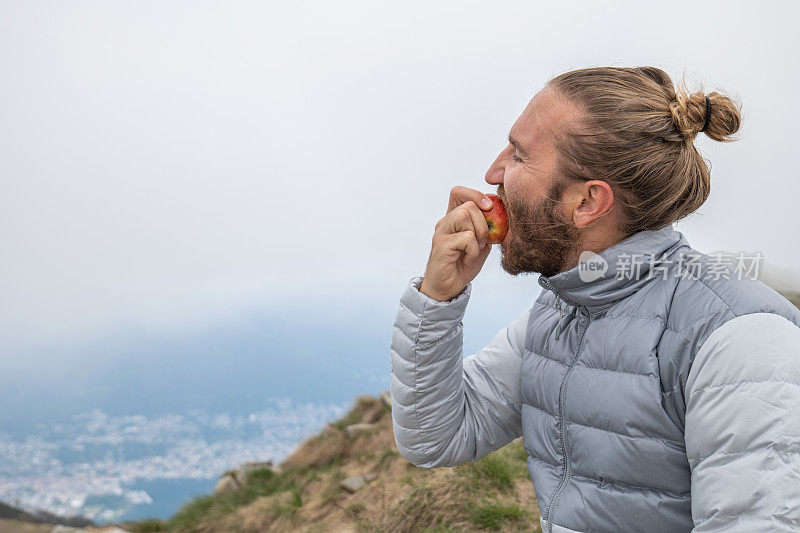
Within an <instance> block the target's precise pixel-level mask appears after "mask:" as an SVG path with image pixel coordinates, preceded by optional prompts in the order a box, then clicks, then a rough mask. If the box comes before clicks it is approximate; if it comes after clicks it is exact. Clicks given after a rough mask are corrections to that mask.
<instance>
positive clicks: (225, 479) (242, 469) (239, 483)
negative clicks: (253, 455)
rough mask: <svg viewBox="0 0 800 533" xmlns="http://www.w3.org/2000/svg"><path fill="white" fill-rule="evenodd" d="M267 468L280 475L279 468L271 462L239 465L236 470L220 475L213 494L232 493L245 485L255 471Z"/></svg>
mask: <svg viewBox="0 0 800 533" xmlns="http://www.w3.org/2000/svg"><path fill="white" fill-rule="evenodd" d="M265 468H269V469H270V470H272V471H273V472H275V473H276V474H280V473H281V467H280V466H278V465H274V464H272V461H264V462H256V461H254V462H249V463H244V464H243V465H239V467H238V468H236V470H233V471H232V472H228V473H226V474H224V475H222V476H221V477H220V478H219V481H217V486H216V487H214V494H221V493H223V492H234V491H237V490H239V489H241V488H242V487H244V486H245V485H246V484H247V478H248V477H249V476H250V474H252V473H253V472H255V471H257V470H263V469H265Z"/></svg>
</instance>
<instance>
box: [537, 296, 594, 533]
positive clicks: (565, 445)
mask: <svg viewBox="0 0 800 533" xmlns="http://www.w3.org/2000/svg"><path fill="white" fill-rule="evenodd" d="M547 288H548V289H550V290H552V291H553V293H554V294H555V295H556V307H557V308H558V311H559V319H558V328H557V329H556V336H555V340H558V337H559V333H560V332H561V317H562V314H561V313H562V310H561V305H560V302H559V299H560V298H559V294H558V292H556V291H555V289H553V287H552V285H550V284H547ZM576 309H577V308H576ZM581 310H582V311H583V312H584V313H585V314H586V317H587V319H588V320H589V322H588V323H587V324H586V328H584V330H583V334H582V335H581V340H580V344H579V345H578V352H577V354H576V355H575V357H574V358H573V359H572V361H571V362H570V364H569V367H567V372H566V373H565V374H564V378H563V379H562V380H561V387H560V388H559V391H558V427H559V428H560V430H561V454H562V456H563V458H564V460H563V464H564V474H563V475H562V477H561V481H560V482H559V484H558V487H557V488H556V490H555V492H554V493H553V497H552V498H551V499H550V504H549V505H548V506H547V511H546V512H545V517H544V519H545V521H546V522H547V529H548V533H552V532H553V514H555V512H556V509H557V508H558V502H559V499H560V498H561V495H562V493H563V492H564V491H565V490H566V488H567V483H569V477H570V475H571V473H572V461H571V459H570V457H569V438H568V435H567V428H566V409H567V398H566V395H567V380H568V379H569V376H570V374H572V370H573V369H574V368H575V365H576V364H577V363H578V360H579V359H580V358H581V353H582V351H583V340H584V338H585V337H586V330H587V329H588V328H589V324H590V323H591V321H592V317H591V315H590V314H589V312H588V310H587V309H586V307H585V306H581Z"/></svg>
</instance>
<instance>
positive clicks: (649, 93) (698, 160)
mask: <svg viewBox="0 0 800 533" xmlns="http://www.w3.org/2000/svg"><path fill="white" fill-rule="evenodd" d="M547 87H550V88H552V89H554V90H555V91H556V93H557V94H559V95H560V96H561V97H563V98H566V99H567V101H569V102H571V103H573V104H574V105H576V106H577V108H578V109H579V110H580V112H579V113H578V116H579V117H580V118H579V119H578V120H577V123H575V124H573V125H572V126H573V127H568V129H566V130H565V131H564V132H563V136H562V138H561V139H559V140H558V142H557V143H556V149H557V151H558V172H557V174H558V175H559V176H562V177H563V178H569V179H576V180H593V179H600V180H604V181H606V182H608V183H609V184H610V185H611V187H612V190H613V191H614V193H615V204H616V205H619V208H620V209H621V210H622V216H621V222H620V224H621V227H620V228H619V230H620V232H621V233H622V234H623V235H624V236H625V237H628V236H630V235H633V234H634V233H636V232H638V231H642V230H649V229H660V228H662V227H664V226H666V225H668V224H671V223H672V222H674V221H676V220H680V219H681V218H684V217H686V216H688V215H689V214H691V213H692V212H694V211H695V210H696V209H698V208H699V207H700V206H701V205H703V202H705V201H706V198H708V195H709V193H710V192H711V182H710V173H709V168H708V165H707V164H706V162H705V161H704V159H703V158H702V157H701V155H700V153H699V152H698V151H697V148H695V146H694V139H695V137H697V134H698V133H699V132H700V130H702V129H703V126H704V125H705V126H706V127H705V131H704V133H705V134H706V135H708V136H709V137H710V138H712V139H714V140H715V141H722V142H729V141H735V140H736V139H734V138H731V136H732V135H733V134H734V133H736V131H737V130H738V129H739V125H740V123H741V105H737V104H735V103H734V102H733V101H732V99H731V98H729V97H728V96H725V95H724V94H720V93H719V92H712V93H710V94H708V95H707V96H708V103H709V104H710V109H711V113H710V116H709V117H708V123H707V124H706V106H707V104H706V94H705V93H704V91H702V90H701V91H699V92H693V93H691V94H689V93H688V91H687V90H686V88H685V86H684V85H683V84H681V87H680V89H679V90H678V91H676V90H675V87H674V86H673V83H672V80H671V79H670V77H669V76H668V75H667V73H666V72H664V71H663V70H661V69H659V68H656V67H634V68H624V67H597V68H586V69H579V70H573V71H571V72H566V73H564V74H561V75H559V76H556V77H555V78H552V79H551V80H550V81H548V82H547ZM620 197H621V198H620ZM620 200H621V201H620Z"/></svg>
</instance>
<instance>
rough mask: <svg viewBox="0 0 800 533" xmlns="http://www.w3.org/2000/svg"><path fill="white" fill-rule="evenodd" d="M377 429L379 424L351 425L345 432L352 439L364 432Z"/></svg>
mask: <svg viewBox="0 0 800 533" xmlns="http://www.w3.org/2000/svg"><path fill="white" fill-rule="evenodd" d="M376 427H378V426H377V424H351V425H349V426H347V427H346V428H344V432H345V433H346V434H347V436H348V437H350V438H351V439H352V438H353V437H355V436H356V435H358V434H359V433H361V432H362V431H369V430H370V429H375V428H376Z"/></svg>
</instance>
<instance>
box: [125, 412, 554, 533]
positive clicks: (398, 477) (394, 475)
mask: <svg viewBox="0 0 800 533" xmlns="http://www.w3.org/2000/svg"><path fill="white" fill-rule="evenodd" d="M359 422H362V423H374V424H377V426H378V428H377V429H376V430H373V431H367V432H364V433H362V434H359V435H357V436H355V437H348V436H347V435H346V432H345V431H344V428H346V427H347V426H348V425H350V424H355V423H359ZM281 469H282V470H281V472H280V473H275V472H273V471H272V470H270V469H268V468H266V469H263V470H259V471H256V472H253V473H251V474H250V475H249V476H248V482H247V484H246V486H244V487H243V488H241V489H239V490H237V491H234V492H229V493H222V494H216V495H210V496H203V497H200V498H197V499H195V500H193V501H191V502H190V503H188V504H187V505H185V506H184V507H183V508H181V509H180V511H179V512H178V513H177V514H176V515H175V516H173V517H172V518H170V519H169V520H142V521H138V522H130V523H125V524H120V526H121V527H123V528H124V529H127V530H128V531H131V532H133V533H150V532H178V533H182V532H193V533H206V532H208V533H211V532H216V531H226V532H227V531H242V532H245V531H247V532H249V531H306V532H315V531H320V532H321V531H328V530H330V528H335V529H337V530H340V529H347V528H350V529H354V530H357V531H391V532H399V533H404V532H409V533H410V532H428V533H434V532H435V533H444V532H450V531H465V530H469V531H474V530H503V531H532V530H534V531H538V529H539V524H538V507H537V506H536V502H535V499H533V498H532V487H531V486H530V481H529V480H528V476H527V463H526V454H525V450H524V448H523V446H522V441H521V439H518V440H516V441H514V442H512V443H511V444H509V445H507V446H505V447H504V448H502V449H500V450H498V451H496V452H494V453H491V454H489V455H487V456H486V457H483V458H482V459H480V460H479V461H476V462H472V463H466V464H463V465H459V466H456V467H453V468H437V469H422V468H417V467H416V466H414V465H412V464H411V463H409V462H408V461H407V460H405V459H404V458H402V457H401V456H400V455H399V453H398V452H397V449H396V447H395V443H394V435H393V433H392V420H391V409H390V408H389V407H387V406H385V405H384V404H383V403H382V402H381V401H380V400H379V399H377V398H372V397H369V396H362V397H359V398H358V399H357V401H356V404H355V406H354V408H353V409H352V410H351V411H350V412H349V413H347V414H346V415H345V416H344V417H342V418H341V419H340V420H338V421H336V422H334V423H333V424H332V425H331V426H330V427H329V428H328V429H327V430H325V431H323V432H322V433H320V434H319V435H316V436H314V437H311V438H310V439H308V440H306V441H305V442H304V443H302V444H301V446H300V447H299V448H298V449H297V450H296V451H295V452H294V453H293V454H292V455H291V456H290V457H289V458H287V460H286V461H284V462H283V463H282V464H281ZM363 471H372V472H376V473H378V478H377V479H376V480H375V481H373V482H372V483H370V485H369V486H368V487H366V488H364V489H361V490H360V491H358V492H357V493H355V494H352V495H351V494H349V493H346V492H345V491H344V490H343V489H342V488H341V487H340V485H339V481H340V480H341V479H343V478H345V477H348V476H350V475H353V473H354V472H356V473H358V472H363ZM520 487H525V489H524V492H527V491H530V494H529V495H527V496H521V495H520V494H521V493H519V491H520V490H521V489H520Z"/></svg>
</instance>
